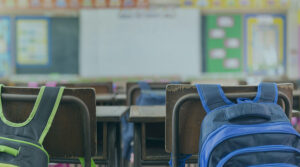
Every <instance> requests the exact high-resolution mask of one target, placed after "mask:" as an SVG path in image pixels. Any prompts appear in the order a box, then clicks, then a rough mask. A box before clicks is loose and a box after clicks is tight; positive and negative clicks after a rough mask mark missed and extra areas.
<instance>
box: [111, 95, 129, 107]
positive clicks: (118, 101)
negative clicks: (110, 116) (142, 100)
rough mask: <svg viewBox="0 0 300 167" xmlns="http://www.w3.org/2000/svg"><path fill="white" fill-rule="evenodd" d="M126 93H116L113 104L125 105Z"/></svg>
mask: <svg viewBox="0 0 300 167" xmlns="http://www.w3.org/2000/svg"><path fill="white" fill-rule="evenodd" d="M126 99H127V96H126V94H116V96H115V99H114V105H126Z"/></svg>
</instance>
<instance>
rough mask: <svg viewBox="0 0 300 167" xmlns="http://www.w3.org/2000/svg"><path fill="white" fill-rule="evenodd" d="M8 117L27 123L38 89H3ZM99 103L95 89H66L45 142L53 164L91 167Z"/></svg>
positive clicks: (94, 151) (17, 121)
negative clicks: (81, 159) (76, 164)
mask: <svg viewBox="0 0 300 167" xmlns="http://www.w3.org/2000/svg"><path fill="white" fill-rule="evenodd" d="M2 92H3V93H2V100H3V101H2V102H3V108H4V114H5V117H6V118H7V119H8V120H10V121H12V122H16V123H20V122H24V121H25V120H26V119H27V118H28V116H29V114H30V113H31V110H32V108H33V105H34V102H35V100H36V97H37V94H38V92H39V88H25V87H24V88H22V87H3V91H2ZM96 141H97V140H96V104H95V91H94V90H93V89H65V90H64V93H63V97H62V100H61V103H60V105H59V107H58V110H57V113H56V116H55V118H54V120H53V123H52V126H51V128H50V130H49V133H48V134H47V136H46V138H45V140H44V144H43V145H44V147H45V149H46V150H47V152H48V153H49V155H50V162H54V163H79V160H78V158H79V157H84V159H85V163H86V166H91V156H94V155H96V144H97V143H96Z"/></svg>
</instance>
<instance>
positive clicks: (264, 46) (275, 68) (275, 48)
mask: <svg viewBox="0 0 300 167" xmlns="http://www.w3.org/2000/svg"><path fill="white" fill-rule="evenodd" d="M244 27H245V56H246V57H245V66H246V67H247V69H246V71H247V72H248V73H250V74H251V73H252V74H263V75H283V74H284V72H285V65H286V55H285V52H286V36H285V35H286V33H285V32H286V18H285V15H280V14H274V15H271V14H267V15H266V14H250V15H246V16H245V26H244Z"/></svg>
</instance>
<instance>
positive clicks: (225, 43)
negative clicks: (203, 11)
mask: <svg viewBox="0 0 300 167" xmlns="http://www.w3.org/2000/svg"><path fill="white" fill-rule="evenodd" d="M204 26H205V28H204V30H205V32H204V34H205V35H204V36H203V37H204V38H205V39H204V40H205V41H206V42H205V44H204V43H203V55H204V56H203V66H204V68H203V71H204V72H208V73H224V72H225V73H238V72H242V70H243V63H242V62H243V58H242V17H241V16H240V15H206V16H205V22H204Z"/></svg>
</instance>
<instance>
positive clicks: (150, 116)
mask: <svg viewBox="0 0 300 167" xmlns="http://www.w3.org/2000/svg"><path fill="white" fill-rule="evenodd" d="M165 117H166V106H131V107H130V114H129V121H130V122H165Z"/></svg>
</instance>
